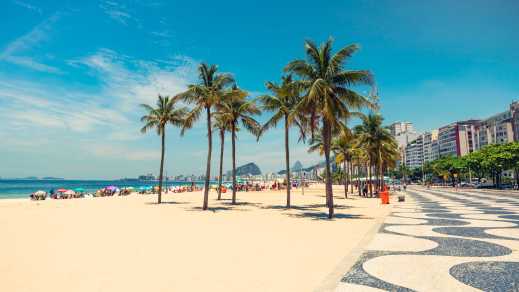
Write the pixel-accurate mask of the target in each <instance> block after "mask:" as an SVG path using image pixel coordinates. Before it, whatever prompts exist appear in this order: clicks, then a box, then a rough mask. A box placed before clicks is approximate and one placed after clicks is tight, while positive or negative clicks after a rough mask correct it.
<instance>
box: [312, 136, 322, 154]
mask: <svg viewBox="0 0 519 292" xmlns="http://www.w3.org/2000/svg"><path fill="white" fill-rule="evenodd" d="M317 151H319V156H323V155H324V146H323V138H322V137H321V134H315V135H314V136H313V137H312V138H311V139H310V142H309V147H308V153H312V152H317Z"/></svg>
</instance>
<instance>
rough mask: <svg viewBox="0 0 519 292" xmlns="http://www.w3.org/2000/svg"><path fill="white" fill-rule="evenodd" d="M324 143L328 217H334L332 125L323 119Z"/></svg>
mask: <svg viewBox="0 0 519 292" xmlns="http://www.w3.org/2000/svg"><path fill="white" fill-rule="evenodd" d="M323 144H324V157H325V160H326V168H325V170H326V198H327V203H328V218H329V219H331V218H333V190H332V172H331V169H330V144H331V126H330V125H329V124H328V122H327V121H326V120H323Z"/></svg>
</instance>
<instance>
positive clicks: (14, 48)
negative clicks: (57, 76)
mask: <svg viewBox="0 0 519 292" xmlns="http://www.w3.org/2000/svg"><path fill="white" fill-rule="evenodd" d="M59 17H60V15H59V13H55V14H54V15H52V16H51V17H49V18H47V19H46V20H44V21H43V22H41V23H40V24H38V25H36V26H35V27H34V28H33V29H32V30H31V31H30V32H28V33H26V34H24V35H22V36H21V37H19V38H17V39H16V40H14V41H12V42H11V43H9V44H8V45H7V46H6V47H5V48H4V50H2V51H1V52H0V61H4V62H9V63H13V64H16V65H19V66H24V67H28V68H30V69H33V70H36V71H42V72H48V73H59V72H60V70H59V69H58V68H55V67H52V66H49V65H46V64H43V63H41V62H39V61H37V60H36V59H34V58H33V57H27V56H20V54H21V53H24V52H26V51H28V50H30V49H32V48H34V47H35V46H37V45H39V44H40V43H41V42H43V41H46V40H47V39H48V33H49V31H50V30H51V29H52V26H53V25H54V23H55V22H56V21H57V20H58V19H59Z"/></svg>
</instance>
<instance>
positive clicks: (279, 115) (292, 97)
mask: <svg viewBox="0 0 519 292" xmlns="http://www.w3.org/2000/svg"><path fill="white" fill-rule="evenodd" d="M267 88H268V89H269V90H270V91H272V93H273V94H274V95H262V96H260V97H258V99H259V100H260V101H261V103H262V104H263V107H262V108H263V109H264V110H266V111H269V112H273V113H274V115H273V116H272V117H271V118H270V119H269V120H268V121H267V122H266V123H265V125H263V127H262V129H261V133H263V132H265V131H266V130H268V129H270V128H273V127H276V125H277V123H278V122H279V121H280V120H282V119H283V120H284V123H285V166H286V176H287V177H286V179H287V205H286V207H287V208H290V189H291V186H292V183H291V182H290V150H289V128H290V126H292V125H294V124H295V125H297V126H298V127H299V130H300V140H304V139H305V128H304V115H303V114H302V113H299V114H298V115H297V116H296V118H290V114H291V113H292V111H293V110H294V108H295V107H296V105H297V104H298V103H299V101H300V100H301V97H300V93H301V87H300V86H299V84H298V83H296V82H293V80H292V75H287V76H283V77H282V83H281V85H278V84H275V83H273V82H267Z"/></svg>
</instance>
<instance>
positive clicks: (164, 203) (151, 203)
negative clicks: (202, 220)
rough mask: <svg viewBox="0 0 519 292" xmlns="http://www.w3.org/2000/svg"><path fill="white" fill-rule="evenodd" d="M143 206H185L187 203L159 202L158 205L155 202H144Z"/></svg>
mask: <svg viewBox="0 0 519 292" xmlns="http://www.w3.org/2000/svg"><path fill="white" fill-rule="evenodd" d="M145 204H146V205H185V204H187V202H176V201H172V202H161V203H160V204H159V203H157V202H146V203H145Z"/></svg>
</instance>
